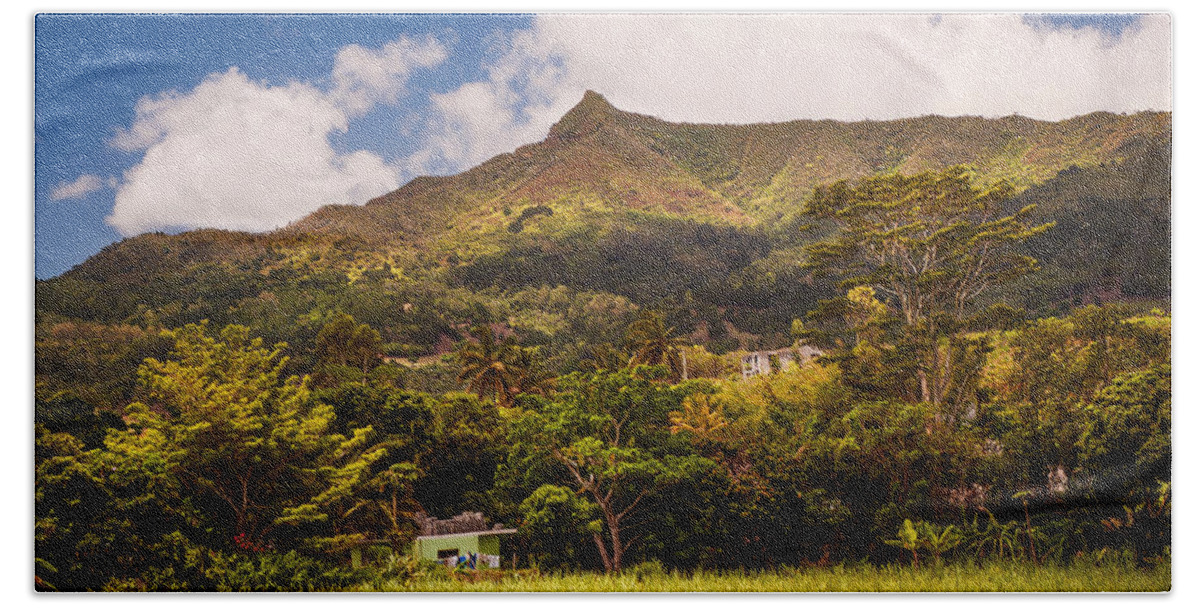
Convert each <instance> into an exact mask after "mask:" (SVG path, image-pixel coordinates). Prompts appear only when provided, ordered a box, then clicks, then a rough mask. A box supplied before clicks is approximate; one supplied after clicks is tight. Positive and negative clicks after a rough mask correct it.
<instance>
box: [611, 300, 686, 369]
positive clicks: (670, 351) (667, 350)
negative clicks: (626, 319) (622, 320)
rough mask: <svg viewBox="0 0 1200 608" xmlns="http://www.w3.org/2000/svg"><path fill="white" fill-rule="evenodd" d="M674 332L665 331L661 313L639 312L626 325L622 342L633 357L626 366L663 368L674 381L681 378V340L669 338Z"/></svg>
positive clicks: (671, 329)
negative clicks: (634, 318) (636, 365)
mask: <svg viewBox="0 0 1200 608" xmlns="http://www.w3.org/2000/svg"><path fill="white" fill-rule="evenodd" d="M674 331H675V329H674V328H670V327H667V325H666V321H665V320H664V319H663V316H662V313H660V312H657V311H649V310H648V311H643V312H642V314H641V315H640V316H639V317H638V319H637V320H636V321H634V322H633V323H631V324H630V325H629V329H628V331H627V332H626V334H625V341H626V343H627V344H628V346H629V350H630V351H631V352H632V353H633V356H632V357H631V358H630V360H629V362H630V363H631V364H641V365H665V366H667V368H668V369H669V370H671V375H672V376H673V377H674V379H675V380H679V379H680V378H682V377H683V376H684V375H685V373H686V370H684V363H683V358H682V354H681V351H680V348H682V347H683V346H684V345H685V342H684V340H682V339H680V338H678V337H676V336H674V335H673V333H674Z"/></svg>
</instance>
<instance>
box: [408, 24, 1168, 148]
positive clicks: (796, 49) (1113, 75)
mask: <svg viewBox="0 0 1200 608" xmlns="http://www.w3.org/2000/svg"><path fill="white" fill-rule="evenodd" d="M489 68H490V69H489V72H488V75H489V77H488V79H487V81H484V82H474V83H468V84H466V85H464V86H462V87H461V88H459V89H457V90H454V91H451V92H449V93H446V94H445V95H442V96H440V97H439V98H438V99H437V103H436V104H435V108H436V110H437V114H436V115H435V116H434V117H432V118H431V120H430V127H429V130H428V141H427V146H426V149H425V150H423V151H422V152H421V153H419V154H417V155H414V157H413V158H412V159H411V160H412V161H413V162H414V164H416V165H417V166H424V167H426V168H436V167H437V166H438V165H439V163H441V164H446V165H455V164H457V166H459V167H465V166H469V165H470V164H474V163H477V162H479V161H481V160H484V159H485V158H487V157H488V156H490V155H493V154H496V153H498V152H502V151H504V150H507V149H511V148H512V147H514V146H515V145H519V144H521V143H527V142H529V141H534V140H536V139H538V138H540V137H541V136H543V135H544V134H545V133H546V130H547V128H548V127H549V126H550V125H551V124H552V123H553V122H554V120H555V119H557V118H558V116H560V115H561V114H562V112H563V111H565V110H566V109H567V108H569V107H570V106H571V105H572V104H573V103H575V102H577V101H578V100H579V98H580V96H581V95H582V93H583V91H584V90H585V89H594V90H597V91H599V92H601V93H603V94H604V95H605V96H606V97H607V98H608V99H609V101H611V102H612V103H613V104H614V105H616V106H617V107H619V108H622V109H627V110H631V111H636V112H641V113H646V114H651V115H655V116H659V117H661V118H664V119H667V120H673V121H687V122H710V123H711V122H718V123H751V122H769V121H785V120H793V119H800V118H812V119H820V118H833V119H839V120H861V119H891V118H901V117H909V116H918V115H924V114H943V115H983V116H1002V115H1008V114H1013V113H1019V114H1022V115H1025V116H1030V117H1034V118H1040V119H1047V120H1058V119H1062V118H1067V117H1070V116H1075V115H1079V114H1084V113H1087V112H1092V111H1096V110H1109V111H1114V112H1134V111H1139V110H1146V109H1157V110H1169V109H1170V108H1171V22H1170V17H1169V16H1166V15H1144V16H1141V18H1140V19H1138V20H1137V22H1136V23H1134V24H1132V25H1130V26H1128V27H1125V28H1124V30H1123V31H1122V33H1121V35H1120V36H1114V35H1113V34H1112V33H1111V32H1106V31H1102V30H1101V29H1100V28H1094V27H1079V28H1075V27H1062V28H1055V27H1048V26H1046V24H1042V23H1036V22H1032V21H1031V20H1030V19H1027V18H1025V17H1023V16H1021V15H1016V14H1012V15H985V14H976V15H972V14H948V15H941V16H932V15H921V14H893V15H851V14H842V15H679V14H675V15H669V14H668V15H562V14H559V15H541V16H538V17H537V18H536V19H535V21H534V24H533V26H532V28H530V29H529V30H525V31H522V32H519V33H518V34H516V35H515V36H513V38H512V40H511V43H510V45H509V48H508V50H507V52H506V53H504V54H503V55H502V56H500V57H499V58H498V59H496V60H495V61H494V62H493V64H492V65H490V66H489ZM484 110H486V112H484Z"/></svg>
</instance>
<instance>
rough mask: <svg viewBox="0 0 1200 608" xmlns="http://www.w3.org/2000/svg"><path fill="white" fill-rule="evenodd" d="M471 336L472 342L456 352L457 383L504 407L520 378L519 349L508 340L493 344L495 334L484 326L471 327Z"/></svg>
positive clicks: (509, 401) (497, 341)
mask: <svg viewBox="0 0 1200 608" xmlns="http://www.w3.org/2000/svg"><path fill="white" fill-rule="evenodd" d="M471 335H472V336H473V337H474V338H475V339H474V340H470V341H468V342H467V343H466V344H464V345H463V346H462V348H461V349H459V351H458V362H459V365H460V366H461V371H460V372H459V374H458V380H459V382H466V383H467V387H468V388H469V389H470V390H471V391H472V392H474V393H475V394H477V395H479V396H480V397H481V398H483V397H489V396H490V397H493V398H495V399H496V404H497V405H500V406H502V407H504V406H507V405H508V404H509V403H511V400H512V389H513V388H514V386H515V385H516V383H517V381H518V377H519V374H520V372H519V367H520V361H519V360H518V359H517V353H518V351H519V348H520V347H518V346H517V344H516V343H515V342H514V341H513V340H512V339H510V338H505V339H504V340H496V334H494V333H493V332H492V328H491V327H488V326H487V325H477V326H475V327H474V328H473V329H472V330H471Z"/></svg>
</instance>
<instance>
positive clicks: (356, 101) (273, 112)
mask: <svg viewBox="0 0 1200 608" xmlns="http://www.w3.org/2000/svg"><path fill="white" fill-rule="evenodd" d="M444 57H445V51H444V50H443V49H442V48H441V46H440V45H438V44H437V43H436V42H435V41H432V40H428V41H425V42H423V43H413V42H411V41H408V40H405V39H401V40H399V41H397V42H393V43H390V44H388V45H386V46H385V47H383V49H381V50H379V51H371V50H367V49H363V48H361V47H358V46H351V47H347V48H345V49H343V50H342V52H341V53H339V55H338V57H337V60H336V63H335V68H334V71H333V74H332V82H333V86H332V88H331V90H330V91H328V92H326V91H322V90H320V89H318V88H317V87H315V86H313V85H311V84H306V83H298V82H293V83H289V84H287V85H284V86H270V85H267V84H265V83H261V82H255V81H253V80H251V79H250V78H248V77H247V76H246V75H245V74H244V73H242V72H241V71H239V70H237V69H236V68H233V69H230V70H229V71H227V72H225V73H223V74H212V75H210V76H209V77H208V78H207V79H205V81H204V82H202V83H201V84H200V85H198V86H197V87H196V88H195V89H192V90H191V91H188V92H186V93H177V92H174V91H172V92H167V93H163V94H161V95H158V96H156V97H148V98H144V99H141V100H140V101H139V102H138V104H137V107H136V118H135V120H134V122H133V124H132V125H131V126H130V127H129V128H128V129H124V130H122V131H120V132H119V133H117V135H116V136H115V137H114V138H113V139H112V141H111V143H112V145H113V146H115V147H117V148H120V149H122V150H126V151H142V152H144V154H143V156H142V159H141V161H140V162H139V163H138V164H136V165H135V166H134V167H132V168H131V169H129V170H128V171H126V172H125V174H124V176H123V179H122V180H121V183H120V185H119V186H118V188H117V194H116V204H115V206H114V208H113V212H112V214H111V215H109V216H108V218H106V221H107V222H108V223H109V224H110V225H112V226H113V227H115V228H116V229H117V230H118V231H120V232H121V233H122V234H125V235H132V234H137V233H140V232H146V231H150V230H156V229H163V228H173V227H183V228H195V227H214V228H228V229H236V230H250V231H261V230H269V229H272V228H275V227H278V226H281V225H284V224H286V223H288V222H290V221H293V220H296V219H299V218H301V217H303V216H305V215H307V214H308V213H311V212H312V211H315V210H316V209H318V208H319V207H321V206H323V205H328V204H343V205H346V204H362V203H365V202H366V201H367V200H368V199H370V198H371V197H373V196H377V195H379V194H383V193H385V192H387V191H389V190H392V189H394V188H396V187H397V186H398V185H399V176H398V170H397V168H396V167H394V166H391V165H389V164H387V163H386V162H384V160H383V159H381V158H380V157H378V156H376V155H375V154H372V153H370V152H366V151H362V150H359V151H355V152H351V153H346V154H343V153H338V152H337V151H335V150H334V149H333V147H332V146H331V145H330V142H329V137H330V135H331V134H334V133H339V132H345V131H346V130H347V128H348V125H349V120H350V118H351V117H353V116H357V115H360V114H362V113H365V112H366V111H368V110H369V109H371V108H372V107H373V106H375V105H376V104H378V103H394V102H395V101H396V100H397V98H398V96H399V94H400V93H401V91H402V90H403V86H404V83H405V81H406V79H407V77H408V75H409V74H410V73H411V72H412V70H413V69H415V68H418V67H429V66H431V65H435V64H436V63H437V62H439V61H441V60H442V58H444Z"/></svg>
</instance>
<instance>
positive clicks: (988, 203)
mask: <svg viewBox="0 0 1200 608" xmlns="http://www.w3.org/2000/svg"><path fill="white" fill-rule="evenodd" d="M971 177H972V175H971V172H970V170H969V169H967V168H965V167H950V168H948V169H945V170H943V171H939V172H924V173H920V174H917V175H900V174H891V175H883V176H876V177H869V178H866V179H863V180H861V181H859V182H858V183H857V184H855V185H853V186H851V185H850V183H849V182H847V181H846V180H842V181H838V182H835V183H833V184H832V185H829V186H822V187H818V188H817V189H816V190H815V191H814V193H813V196H812V199H811V201H810V202H809V205H808V207H807V209H806V213H807V214H808V215H810V216H813V217H816V218H819V219H824V220H828V221H830V222H832V223H833V224H834V225H835V226H837V228H838V231H837V233H836V234H835V235H834V236H833V237H831V238H830V239H828V240H825V241H822V242H819V243H816V244H814V245H812V246H810V247H809V248H808V254H809V256H810V262H809V266H810V268H811V269H812V270H814V271H815V272H816V273H817V274H821V275H833V276H837V277H840V278H841V279H842V286H843V288H850V287H858V286H867V287H870V288H872V289H874V290H875V292H877V293H879V294H881V295H882V296H883V297H884V298H886V300H887V301H888V303H889V304H890V305H891V306H893V307H895V309H896V310H898V311H899V315H900V318H901V320H902V321H903V323H904V325H905V327H906V329H907V339H908V340H910V341H911V342H913V343H914V344H916V345H917V346H918V348H919V350H920V351H921V352H922V357H921V359H920V361H919V365H918V366H917V380H918V382H919V385H920V394H921V400H922V401H927V402H930V403H932V404H934V405H935V406H937V405H940V404H941V403H942V402H943V401H944V400H945V399H946V397H947V395H948V394H949V392H950V389H951V385H952V383H953V382H952V379H953V377H954V375H955V373H954V370H953V369H952V367H953V365H954V361H952V358H953V357H952V351H953V349H952V348H946V347H945V345H944V344H942V340H943V339H944V338H946V337H947V336H949V335H952V334H954V333H956V332H957V331H959V328H960V327H962V325H963V324H964V323H965V321H966V320H967V317H968V314H969V313H970V312H971V311H972V308H973V306H974V304H975V303H976V302H977V301H978V299H979V297H980V296H981V295H982V294H984V293H985V292H987V291H988V290H989V289H991V288H993V287H995V286H997V285H999V284H1001V283H1004V282H1006V281H1011V280H1013V279H1016V278H1018V277H1021V276H1023V275H1026V274H1028V273H1031V272H1033V271H1035V270H1036V269H1037V261H1036V260H1034V259H1033V258H1031V257H1029V256H1026V255H1022V254H1021V253H1020V252H1019V251H1017V248H1016V247H1015V246H1016V245H1018V244H1019V243H1021V242H1023V241H1026V240H1028V239H1029V238H1030V237H1033V236H1035V235H1037V234H1040V233H1042V232H1044V231H1046V230H1048V229H1049V228H1050V227H1051V226H1052V224H1042V225H1039V226H1031V225H1029V224H1028V219H1029V217H1030V215H1031V214H1032V212H1033V209H1034V206H1033V205H1029V206H1026V207H1024V208H1022V209H1021V210H1019V211H1017V212H1016V213H1014V214H1012V215H1004V214H1003V213H1002V204H1003V203H1004V201H1005V200H1007V199H1008V198H1009V197H1011V196H1012V193H1013V189H1012V187H1011V186H1009V185H1008V184H1007V183H1005V182H1000V183H997V184H992V185H990V186H986V187H981V188H980V187H976V186H974V185H972V183H971Z"/></svg>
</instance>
